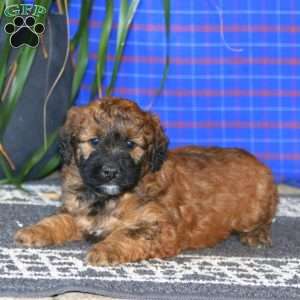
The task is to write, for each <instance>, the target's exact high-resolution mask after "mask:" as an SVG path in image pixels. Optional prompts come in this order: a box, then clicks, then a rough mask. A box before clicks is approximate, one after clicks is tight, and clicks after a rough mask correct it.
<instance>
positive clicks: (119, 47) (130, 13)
mask: <svg viewBox="0 0 300 300" xmlns="http://www.w3.org/2000/svg"><path fill="white" fill-rule="evenodd" d="M123 1H127V0H121V9H123V10H124V11H123V12H120V19H121V18H122V20H119V22H121V24H122V26H121V25H120V26H119V27H118V33H117V37H119V40H118V42H117V44H116V55H115V61H114V66H113V71H112V75H111V80H110V83H109V85H108V88H107V91H106V94H107V95H111V93H112V90H113V88H114V86H115V82H116V79H117V75H118V70H119V67H120V64H121V60H122V54H123V50H124V46H125V41H126V38H127V34H128V31H129V27H130V25H131V23H132V20H133V18H134V15H135V13H136V10H137V8H138V6H139V4H140V1H139V0H132V1H131V3H130V5H129V7H128V8H127V6H126V5H125V4H123V5H122V2H123ZM126 8H127V13H126V14H125V10H126ZM124 16H126V17H125V19H123V18H124Z"/></svg>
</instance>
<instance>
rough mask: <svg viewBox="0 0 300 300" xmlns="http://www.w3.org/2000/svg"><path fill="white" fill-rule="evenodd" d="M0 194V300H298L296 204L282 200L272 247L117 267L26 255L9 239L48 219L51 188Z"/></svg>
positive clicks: (80, 252) (72, 255)
mask: <svg viewBox="0 0 300 300" xmlns="http://www.w3.org/2000/svg"><path fill="white" fill-rule="evenodd" d="M25 187H26V191H21V190H16V189H14V188H12V187H9V186H5V187H1V188H0V230H1V235H0V242H1V244H0V296H19V297H27V296H28V297H40V296H52V295H56V294H60V293H63V292H67V291H81V292H90V293H95V294H101V295H106V296H111V297H118V298H127V299H136V298H138V299H300V199H296V198H291V197H290V198H288V197H282V200H281V205H280V209H279V211H278V216H277V218H276V220H275V221H274V227H273V244H274V245H273V247H272V248H270V249H251V248H248V247H245V246H242V245H241V244H240V243H239V241H238V239H237V237H234V236H233V237H232V238H231V239H230V240H228V241H226V242H224V243H221V244H219V245H218V246H217V247H216V248H214V249H207V250H202V251H194V252H185V253H184V254H182V255H179V256H178V257H176V258H173V259H169V260H157V259H155V260H151V261H143V262H141V263H131V264H126V265H123V266H117V267H101V268H100V267H99V268H94V267H90V266H87V265H86V264H85V263H84V257H85V254H86V251H87V249H88V247H89V245H88V244H86V243H72V244H69V245H66V246H65V247H59V248H56V247H55V248H54V247H53V248H47V249H27V248H21V247H18V246H16V245H15V244H14V242H13V239H12V237H13V234H14V232H15V231H16V230H17V229H18V228H20V227H22V226H25V225H27V224H31V223H33V222H35V221H37V220H39V219H40V218H42V217H44V216H46V215H49V214H51V213H52V212H53V211H54V210H55V209H56V206H58V205H59V202H58V201H53V200H49V199H48V198H49V197H50V196H51V195H52V192H56V191H58V190H59V188H58V187H57V186H56V185H51V184H50V185H36V184H35V185H27V186H25Z"/></svg>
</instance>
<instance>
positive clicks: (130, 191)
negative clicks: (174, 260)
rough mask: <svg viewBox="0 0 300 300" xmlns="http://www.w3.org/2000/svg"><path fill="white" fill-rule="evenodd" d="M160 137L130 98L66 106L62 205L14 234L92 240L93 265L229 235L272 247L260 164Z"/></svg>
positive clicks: (38, 240)
mask: <svg viewBox="0 0 300 300" xmlns="http://www.w3.org/2000/svg"><path fill="white" fill-rule="evenodd" d="M167 144H168V142H167V138H166V136H165V134H164V131H163V129H162V128H161V125H160V123H159V120H158V118H156V117H155V116H153V115H152V114H150V113H148V112H144V111H142V110H141V109H140V108H139V107H138V106H137V105H136V104H135V103H133V102H131V101H128V100H124V99H118V98H104V99H102V100H101V101H95V102H93V103H91V104H90V105H88V106H87V107H81V108H72V109H71V110H70V111H69V113H68V117H67V121H66V124H65V126H64V128H63V131H62V154H63V158H64V167H63V187H62V189H63V194H62V199H63V206H62V208H61V209H60V211H59V212H57V214H56V215H53V216H50V217H48V218H45V219H43V220H41V221H40V222H39V223H37V224H35V225H32V226H29V227H27V228H24V229H21V230H19V231H18V232H17V234H16V237H15V238H16V241H17V242H19V243H21V244H23V245H25V246H30V247H31V246H32V247H33V246H38V247H39V246H48V245H56V244H63V243H65V242H67V241H74V240H81V239H91V240H93V241H94V242H95V245H94V246H93V247H92V248H91V250H90V251H89V253H88V256H87V260H88V262H89V263H90V264H93V265H107V264H118V263H125V262H131V261H138V260H142V259H148V258H154V257H158V258H163V257H169V256H173V255H176V254H178V253H180V252H181V251H183V250H185V249H196V248H204V247H211V246H214V245H215V244H216V243H218V242H220V241H222V240H224V239H226V238H227V237H228V236H229V235H230V234H231V233H232V232H238V233H239V234H240V238H241V241H242V242H243V243H245V244H247V245H250V246H259V245H270V244H271V238H270V233H269V231H270V226H271V222H272V218H273V216H274V214H275V210H276V205H277V191H276V186H275V185H274V183H273V178H272V175H271V172H270V171H269V170H268V168H266V167H265V166H264V165H263V164H261V163H260V162H258V161H257V160H256V159H255V157H253V156H252V155H250V154H249V153H247V152H245V151H243V150H239V149H220V148H199V147H185V148H180V149H177V150H174V151H169V152H167Z"/></svg>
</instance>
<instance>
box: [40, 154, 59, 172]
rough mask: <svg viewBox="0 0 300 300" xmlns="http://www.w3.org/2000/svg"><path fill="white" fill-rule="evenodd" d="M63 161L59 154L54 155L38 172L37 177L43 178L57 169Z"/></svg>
mask: <svg viewBox="0 0 300 300" xmlns="http://www.w3.org/2000/svg"><path fill="white" fill-rule="evenodd" d="M60 163H61V158H60V156H59V155H58V154H56V155H54V156H53V157H52V158H51V159H50V160H49V161H48V162H47V163H46V164H45V165H44V166H43V167H42V168H41V170H40V171H39V172H38V174H37V177H38V178H43V177H45V176H47V175H49V174H50V173H51V172H53V171H54V170H56V169H57V168H58V166H59V165H60Z"/></svg>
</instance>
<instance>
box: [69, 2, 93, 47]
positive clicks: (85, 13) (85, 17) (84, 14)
mask: <svg viewBox="0 0 300 300" xmlns="http://www.w3.org/2000/svg"><path fill="white" fill-rule="evenodd" d="M92 5H93V1H92V0H84V1H81V10H80V19H79V25H78V29H77V31H76V33H75V35H74V36H73V38H72V40H71V42H70V45H71V51H74V50H75V49H76V48H77V46H78V44H79V42H80V37H81V35H82V32H83V31H84V30H86V28H87V27H88V22H89V16H90V13H91V7H92Z"/></svg>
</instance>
